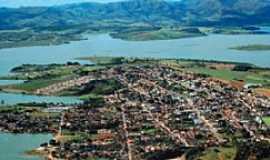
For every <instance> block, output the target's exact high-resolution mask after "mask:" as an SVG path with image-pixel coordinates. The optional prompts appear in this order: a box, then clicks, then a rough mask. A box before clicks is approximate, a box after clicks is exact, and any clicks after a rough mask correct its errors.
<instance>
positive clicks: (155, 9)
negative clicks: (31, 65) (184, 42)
mask: <svg viewBox="0 0 270 160" xmlns="http://www.w3.org/2000/svg"><path fill="white" fill-rule="evenodd" d="M105 21H110V22H113V21H118V22H119V21H121V22H123V23H126V22H128V23H132V22H144V23H149V24H155V25H170V24H171V25H173V24H179V25H250V24H261V23H268V24H270V1H269V0H182V1H180V2H176V1H163V0H130V1H124V2H116V3H108V4H100V3H81V4H71V5H63V6H55V7H24V8H17V9H11V8H0V28H1V29H7V28H25V27H31V28H33V27H48V26H49V27H55V26H56V27H57V26H60V27H61V26H62V27H63V26H69V25H82V24H96V23H100V22H105Z"/></svg>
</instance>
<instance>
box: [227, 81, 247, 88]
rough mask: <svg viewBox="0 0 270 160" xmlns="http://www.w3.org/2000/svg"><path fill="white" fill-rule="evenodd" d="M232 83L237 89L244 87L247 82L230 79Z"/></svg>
mask: <svg viewBox="0 0 270 160" xmlns="http://www.w3.org/2000/svg"><path fill="white" fill-rule="evenodd" d="M230 84H231V85H232V87H234V88H237V89H242V88H243V87H244V85H245V83H244V82H241V81H230Z"/></svg>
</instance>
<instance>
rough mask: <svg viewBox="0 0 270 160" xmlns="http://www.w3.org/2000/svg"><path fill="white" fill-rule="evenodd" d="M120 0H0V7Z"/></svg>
mask: <svg viewBox="0 0 270 160" xmlns="http://www.w3.org/2000/svg"><path fill="white" fill-rule="evenodd" d="M117 1H121V0H0V7H21V6H52V5H61V4H68V3H80V2H100V3H106V2H117Z"/></svg>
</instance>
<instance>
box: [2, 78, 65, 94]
mask: <svg viewBox="0 0 270 160" xmlns="http://www.w3.org/2000/svg"><path fill="white" fill-rule="evenodd" d="M58 82H61V80H56V79H55V80H33V81H30V82H25V83H20V84H14V85H8V86H3V90H17V91H22V92H33V91H35V90H37V89H39V88H43V87H47V86H49V85H51V84H54V83H58Z"/></svg>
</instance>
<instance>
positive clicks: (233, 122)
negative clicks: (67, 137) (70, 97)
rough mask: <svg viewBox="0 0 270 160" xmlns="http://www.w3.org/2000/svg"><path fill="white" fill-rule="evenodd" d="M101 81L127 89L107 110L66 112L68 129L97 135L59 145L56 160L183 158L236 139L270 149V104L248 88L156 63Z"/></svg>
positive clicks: (110, 99)
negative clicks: (268, 121) (193, 151)
mask: <svg viewBox="0 0 270 160" xmlns="http://www.w3.org/2000/svg"><path fill="white" fill-rule="evenodd" d="M95 76H96V77H98V78H102V79H106V78H109V79H111V78H114V79H116V80H117V81H119V82H120V83H121V84H122V86H123V87H122V89H120V90H116V91H115V92H114V93H113V94H110V95H106V96H105V100H106V103H105V105H104V107H100V108H91V107H84V106H83V105H82V106H80V107H78V108H75V109H73V110H69V112H65V114H64V120H63V123H62V125H61V126H62V130H65V131H66V132H72V133H87V134H88V135H90V136H89V137H87V138H84V139H83V140H82V141H80V142H78V141H70V142H66V143H63V144H62V145H61V144H59V145H58V146H55V150H54V152H53V153H54V156H55V157H57V158H66V159H79V158H82V157H83V158H85V157H88V158H89V157H90V158H108V159H123V160H124V159H125V160H126V159H128V160H137V159H149V160H151V159H153V160H154V159H173V158H176V159H177V158H183V157H182V156H186V153H187V152H188V151H190V150H191V149H198V150H204V149H207V148H209V147H214V146H224V145H226V144H229V143H232V137H234V136H235V135H238V139H237V140H238V141H239V142H241V141H243V142H245V141H250V142H252V141H254V142H260V141H263V142H266V143H270V139H269V138H270V134H269V133H270V130H269V127H268V126H267V125H266V124H265V123H264V122H263V120H262V117H263V116H267V115H268V116H269V109H270V100H269V99H268V98H266V97H260V96H258V95H256V94H254V93H253V92H252V91H251V90H249V89H240V90H239V89H236V88H233V87H232V86H230V85H229V84H227V83H224V82H221V81H219V80H215V79H212V78H209V77H206V76H203V75H196V74H192V73H187V72H184V71H177V70H173V69H171V68H169V67H167V66H162V65H156V64H149V65H145V64H143V65H122V66H119V67H114V68H111V69H109V70H103V71H99V72H96V73H95ZM88 105H91V104H88ZM66 145H67V146H68V147H67V146H66ZM61 154H62V155H61Z"/></svg>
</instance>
